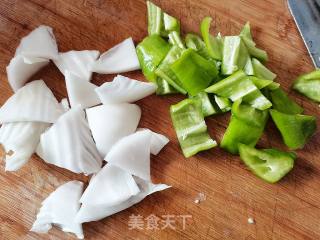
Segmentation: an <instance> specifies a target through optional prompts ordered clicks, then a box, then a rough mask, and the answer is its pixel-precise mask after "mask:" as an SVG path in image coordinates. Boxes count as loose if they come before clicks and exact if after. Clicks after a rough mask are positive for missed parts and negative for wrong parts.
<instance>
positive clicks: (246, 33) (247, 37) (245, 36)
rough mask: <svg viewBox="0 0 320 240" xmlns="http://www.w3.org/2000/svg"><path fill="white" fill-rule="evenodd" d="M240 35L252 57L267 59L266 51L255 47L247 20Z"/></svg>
mask: <svg viewBox="0 0 320 240" xmlns="http://www.w3.org/2000/svg"><path fill="white" fill-rule="evenodd" d="M240 37H241V39H242V40H243V42H244V44H245V46H246V47H247V49H248V52H249V54H250V55H251V56H252V57H255V58H258V59H260V60H261V61H263V62H265V61H267V60H268V55H267V52H266V51H264V50H262V49H259V48H257V47H256V44H255V42H254V41H253V39H252V35H251V28H250V23H249V22H247V23H246V24H245V25H244V27H243V29H242V31H241V33H240Z"/></svg>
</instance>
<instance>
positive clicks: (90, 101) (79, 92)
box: [65, 71, 101, 108]
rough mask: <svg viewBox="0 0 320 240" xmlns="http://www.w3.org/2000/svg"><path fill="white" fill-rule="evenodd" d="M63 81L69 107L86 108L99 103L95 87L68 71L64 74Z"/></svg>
mask: <svg viewBox="0 0 320 240" xmlns="http://www.w3.org/2000/svg"><path fill="white" fill-rule="evenodd" d="M65 79H66V85H67V92H68V97H69V100H70V105H71V107H76V106H78V105H81V107H82V108H88V107H92V106H95V105H98V104H99V103H101V102H100V100H99V98H98V95H97V93H96V92H95V88H97V86H96V85H94V84H92V83H90V82H88V81H87V80H85V79H82V78H80V77H78V76H77V75H75V74H73V73H72V72H69V71H66V72H65Z"/></svg>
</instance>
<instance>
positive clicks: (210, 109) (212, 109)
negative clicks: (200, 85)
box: [191, 92, 220, 117]
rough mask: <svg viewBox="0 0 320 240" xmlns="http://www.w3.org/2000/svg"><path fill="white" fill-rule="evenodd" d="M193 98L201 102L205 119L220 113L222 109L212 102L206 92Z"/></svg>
mask: <svg viewBox="0 0 320 240" xmlns="http://www.w3.org/2000/svg"><path fill="white" fill-rule="evenodd" d="M191 98H192V99H195V100H198V101H200V102H201V109H202V113H203V116H204V117H208V116H210V115H213V114H217V113H219V112H220V109H219V108H218V107H216V106H215V104H213V103H212V102H211V100H210V97H209V95H208V93H206V92H199V93H198V94H197V95H196V96H194V97H192V96H191Z"/></svg>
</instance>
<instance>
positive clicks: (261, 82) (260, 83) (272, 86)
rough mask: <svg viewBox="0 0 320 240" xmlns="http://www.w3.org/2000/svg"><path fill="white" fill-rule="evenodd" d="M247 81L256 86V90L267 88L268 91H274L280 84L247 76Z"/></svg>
mask: <svg viewBox="0 0 320 240" xmlns="http://www.w3.org/2000/svg"><path fill="white" fill-rule="evenodd" d="M249 79H250V80H251V81H252V82H253V83H254V85H256V87H257V88H259V89H262V88H265V87H268V89H271V90H274V89H277V88H279V86H280V84H279V83H276V82H274V81H272V80H268V79H261V78H257V77H254V76H249Z"/></svg>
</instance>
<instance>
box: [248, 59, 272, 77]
mask: <svg viewBox="0 0 320 240" xmlns="http://www.w3.org/2000/svg"><path fill="white" fill-rule="evenodd" d="M252 65H253V70H254V75H255V76H256V77H258V78H262V79H269V80H274V79H275V78H276V77H277V75H276V74H274V73H273V72H271V71H270V70H269V69H268V68H267V67H266V66H264V65H263V64H262V63H261V62H260V61H259V60H258V59H256V58H252Z"/></svg>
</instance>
